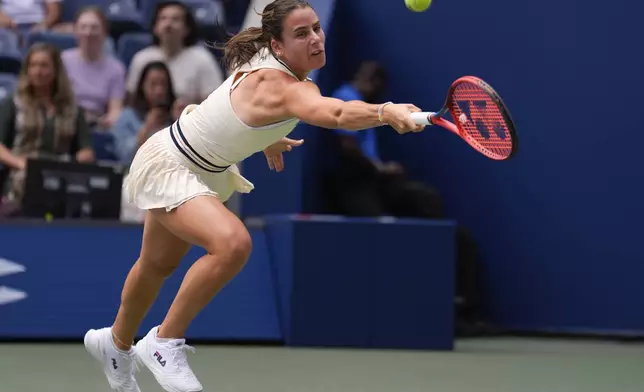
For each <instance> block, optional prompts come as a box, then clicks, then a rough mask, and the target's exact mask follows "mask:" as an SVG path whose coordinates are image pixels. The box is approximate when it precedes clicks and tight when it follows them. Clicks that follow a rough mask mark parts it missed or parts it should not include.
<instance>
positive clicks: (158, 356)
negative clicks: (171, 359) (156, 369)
mask: <svg viewBox="0 0 644 392" xmlns="http://www.w3.org/2000/svg"><path fill="white" fill-rule="evenodd" d="M154 357H155V358H156V359H157V362H159V364H160V365H161V366H163V367H165V361H164V360H163V357H162V356H161V354H159V352H158V351H156V352H155V353H154Z"/></svg>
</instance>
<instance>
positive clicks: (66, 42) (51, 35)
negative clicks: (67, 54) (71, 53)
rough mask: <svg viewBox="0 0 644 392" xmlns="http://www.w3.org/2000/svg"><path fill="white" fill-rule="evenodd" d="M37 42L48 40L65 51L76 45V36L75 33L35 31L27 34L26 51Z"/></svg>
mask: <svg viewBox="0 0 644 392" xmlns="http://www.w3.org/2000/svg"><path fill="white" fill-rule="evenodd" d="M36 42H47V43H50V44H52V45H55V46H57V47H58V49H60V51H61V52H62V51H64V50H67V49H70V48H75V47H76V37H75V36H74V35H73V34H67V33H55V32H51V31H34V32H31V33H29V34H28V35H27V39H26V40H25V51H26V50H28V49H29V47H30V46H31V45H33V44H35V43H36Z"/></svg>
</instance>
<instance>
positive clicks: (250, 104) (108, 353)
mask: <svg viewBox="0 0 644 392" xmlns="http://www.w3.org/2000/svg"><path fill="white" fill-rule="evenodd" d="M325 62H326V55H325V52H324V31H323V30H322V27H321V23H320V20H319V18H318V16H317V14H316V13H315V11H314V10H313V8H312V7H311V5H310V4H309V3H307V2H306V1H303V0H275V1H273V2H272V3H270V4H268V5H267V6H266V7H265V8H264V11H263V12H262V26H261V27H252V28H249V29H246V30H244V31H242V32H240V33H239V34H237V35H236V36H234V37H233V38H232V39H231V40H230V41H228V43H227V44H226V46H225V63H226V65H227V66H228V69H229V70H231V71H232V74H231V76H230V77H229V78H228V79H227V80H226V81H225V82H224V83H223V84H222V85H221V86H220V87H219V88H217V89H216V90H215V91H214V92H212V93H211V94H210V95H209V96H208V98H206V100H205V101H203V102H202V103H201V104H200V105H192V106H188V107H187V108H186V110H185V111H184V113H183V114H182V115H181V117H179V119H178V120H177V121H175V122H174V124H172V126H170V127H168V128H166V129H164V130H162V131H160V132H157V133H155V134H154V135H152V137H150V138H149V139H148V140H147V141H146V142H145V143H144V144H143V145H142V146H141V148H139V150H138V152H137V153H136V156H135V157H134V160H133V162H132V165H131V168H130V173H129V175H128V177H127V179H126V181H125V184H124V187H125V191H126V194H127V195H128V197H129V199H130V200H132V201H133V202H134V203H136V205H137V206H138V207H139V208H140V209H143V210H147V216H146V218H145V224H144V229H143V242H142V248H141V254H140V256H139V259H138V260H137V262H136V263H135V264H134V266H133V267H132V269H131V271H130V273H129V275H128V277H127V279H126V281H125V286H124V288H123V292H122V294H121V304H120V307H119V310H118V313H117V315H116V320H115V321H114V323H113V325H112V326H111V327H106V328H102V329H99V330H93V329H92V330H90V331H88V332H87V334H86V335H85V347H86V348H87V350H88V351H89V352H90V353H91V354H92V356H93V357H94V358H95V359H96V360H97V361H98V362H99V363H101V364H102V367H103V371H104V372H105V375H106V376H107V379H108V381H109V382H110V385H111V386H112V388H114V389H117V390H119V391H129V392H134V391H138V390H139V387H138V385H137V382H136V380H135V378H134V366H133V361H134V359H135V358H137V359H138V360H139V361H140V362H142V363H143V364H144V365H145V366H146V367H147V368H148V369H149V370H150V371H151V372H152V374H153V375H154V376H155V378H156V379H157V381H158V382H159V384H160V385H161V386H162V387H163V388H164V389H165V390H166V391H173V392H197V391H201V390H202V386H201V383H200V382H199V381H198V380H197V377H196V376H195V375H194V373H193V372H192V370H191V369H190V366H189V365H188V361H187V358H186V354H185V351H186V350H188V349H191V348H190V347H189V346H186V344H185V333H186V330H187V329H188V326H189V325H190V323H191V322H192V321H193V320H194V318H195V317H196V316H197V315H198V314H199V312H200V311H201V310H202V309H203V308H204V307H205V306H206V305H207V304H208V303H209V302H210V301H211V300H212V298H213V297H214V296H215V294H217V292H219V290H221V289H222V287H224V285H226V283H228V282H229V281H230V280H231V279H232V278H233V277H234V276H235V275H237V273H238V272H239V271H240V270H241V269H242V267H243V266H244V264H245V263H246V260H247V259H248V256H249V255H250V252H251V239H250V235H249V233H248V231H247V230H246V227H245V226H244V224H243V223H242V222H241V221H240V220H239V218H237V216H235V214H233V213H232V212H230V211H229V210H228V209H227V208H226V207H225V206H224V204H223V203H224V202H225V201H226V200H227V199H228V198H229V197H230V196H231V194H232V193H233V192H234V191H238V192H249V191H251V189H252V188H253V186H252V184H251V183H250V182H248V181H247V180H246V179H245V178H243V177H242V176H241V175H240V174H239V171H238V170H237V166H236V163H238V162H241V161H242V160H244V159H245V158H247V157H248V156H250V155H252V154H254V153H256V152H260V151H263V152H264V155H265V156H266V159H267V162H268V165H269V167H270V168H271V169H275V170H277V171H281V170H283V169H284V160H283V157H282V153H283V152H285V151H290V150H291V149H292V148H293V147H296V146H299V145H301V144H302V142H303V141H301V140H297V141H296V140H291V139H288V138H286V136H287V135H288V134H289V133H290V132H291V131H292V130H293V129H294V128H295V126H296V125H297V124H298V123H299V121H303V122H306V123H309V124H312V125H316V126H319V127H322V128H327V129H336V128H342V129H346V130H354V131H358V130H361V129H366V128H372V127H375V126H380V125H385V124H389V125H391V126H392V127H393V128H395V129H396V130H397V131H398V132H399V133H406V132H418V131H421V130H422V129H423V126H418V125H416V124H415V123H414V121H413V120H412V118H411V112H413V111H420V109H418V108H417V107H415V106H414V105H410V104H393V103H391V102H386V103H382V104H368V103H365V102H362V101H351V102H343V101H341V100H338V99H333V98H327V97H324V96H322V95H321V94H320V90H319V89H318V88H317V86H316V85H315V84H314V83H312V81H311V80H310V79H309V78H308V75H309V73H310V72H311V71H313V70H315V69H319V68H321V67H323V66H324V64H325ZM193 245H197V246H200V247H202V248H204V249H206V251H207V252H208V253H207V254H206V255H205V256H203V257H202V258H200V259H199V260H197V261H196V262H195V263H194V264H193V265H192V267H191V268H190V269H189V270H188V272H187V274H186V276H185V277H184V279H183V282H182V284H181V287H180V288H179V292H178V293H177V295H176V297H175V299H174V302H173V303H172V305H171V306H170V309H169V310H168V313H167V315H166V317H165V320H163V321H162V322H161V325H160V326H157V327H154V328H153V329H152V330H150V331H149V332H148V334H147V335H146V336H145V337H144V338H143V339H142V340H141V341H139V342H138V343H137V344H136V346H135V348H134V347H133V344H134V343H133V340H134V337H135V336H136V333H137V330H138V328H139V326H140V324H141V322H142V320H143V318H144V317H145V315H146V313H147V311H148V309H149V308H150V306H151V305H152V303H153V302H154V300H155V298H156V297H157V294H158V293H159V290H160V289H161V286H162V285H163V282H164V281H165V279H166V278H167V277H168V276H170V274H171V273H172V272H173V271H174V270H175V269H176V268H177V266H178V265H179V263H180V262H181V260H182V258H183V257H184V256H185V254H186V253H187V252H188V250H189V249H190V247H191V246H193ZM213 388H215V387H213Z"/></svg>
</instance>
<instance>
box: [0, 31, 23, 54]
mask: <svg viewBox="0 0 644 392" xmlns="http://www.w3.org/2000/svg"><path fill="white" fill-rule="evenodd" d="M19 48H20V46H19V44H18V35H17V34H16V33H14V32H13V31H11V30H7V29H0V52H12V51H16V50H18V49H19Z"/></svg>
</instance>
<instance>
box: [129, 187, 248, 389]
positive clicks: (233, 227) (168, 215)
mask: <svg viewBox="0 0 644 392" xmlns="http://www.w3.org/2000/svg"><path fill="white" fill-rule="evenodd" d="M153 214H154V217H155V218H156V219H157V220H158V221H159V222H161V224H163V225H164V226H165V227H166V228H167V229H169V230H170V231H172V232H173V233H175V234H176V235H177V236H178V237H181V238H182V239H183V240H185V241H186V242H190V243H194V244H196V245H199V246H201V247H203V248H204V249H206V251H207V252H208V254H207V255H205V256H203V257H202V258H200V259H199V260H197V261H196V262H195V263H194V264H193V266H192V267H191V268H190V270H189V271H188V273H187V274H186V276H185V278H184V279H183V283H182V285H181V287H180V289H179V292H178V293H177V295H176V297H175V300H174V302H173V303H172V306H171V307H170V310H169V311H168V314H167V315H166V318H165V320H164V321H163V323H162V324H161V326H159V327H155V328H153V329H152V330H151V331H150V332H149V333H148V334H147V335H146V336H145V338H143V339H142V340H141V341H139V342H138V343H137V344H136V352H137V355H138V356H139V358H140V359H141V361H142V362H143V363H144V364H145V365H146V366H147V367H148V368H149V369H150V371H151V372H152V374H154V376H155V378H156V379H157V381H158V382H159V384H160V385H161V386H162V387H163V388H164V389H165V390H166V391H180V392H196V391H201V390H202V386H201V384H200V383H199V381H198V380H197V378H196V377H195V375H194V373H193V372H192V370H191V369H190V367H189V366H188V362H187V358H186V355H185V350H192V348H191V347H190V346H187V345H186V344H185V339H184V335H185V331H186V329H187V328H188V326H189V325H190V323H191V322H192V320H193V319H194V318H195V317H196V316H197V314H198V313H199V312H200V311H201V310H202V309H203V308H204V307H205V306H206V305H207V304H208V303H209V302H210V301H211V300H212V298H213V297H214V296H215V295H216V294H217V292H219V290H221V289H222V288H223V287H224V286H225V285H226V284H227V283H228V282H229V281H230V280H231V279H232V278H233V277H234V276H235V275H236V274H237V273H238V272H239V271H240V270H241V269H242V267H243V266H244V264H245V263H246V260H247V259H248V256H249V254H250V250H251V240H250V235H249V234H248V231H247V230H246V228H245V226H244V225H243V223H242V222H241V221H240V220H239V219H238V218H237V217H236V216H235V215H234V214H233V213H232V212H230V211H229V210H228V209H227V208H226V207H225V206H224V205H223V204H222V203H221V202H220V201H219V200H218V199H216V198H214V197H212V196H199V197H196V198H194V199H191V200H190V201H188V202H186V203H185V204H183V205H181V206H180V207H179V208H177V209H176V210H174V211H172V212H165V211H154V212H153Z"/></svg>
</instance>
